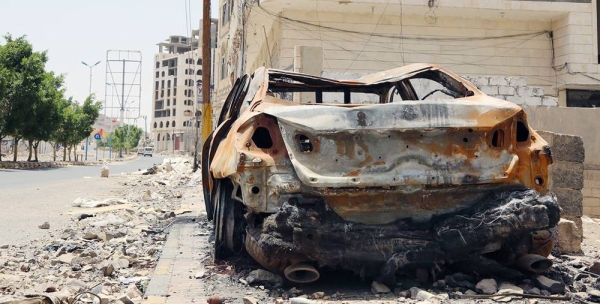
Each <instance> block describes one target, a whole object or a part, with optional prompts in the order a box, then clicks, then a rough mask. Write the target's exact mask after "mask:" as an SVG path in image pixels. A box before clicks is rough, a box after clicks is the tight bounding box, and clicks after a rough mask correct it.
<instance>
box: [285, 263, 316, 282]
mask: <svg viewBox="0 0 600 304" xmlns="http://www.w3.org/2000/svg"><path fill="white" fill-rule="evenodd" d="M283 274H284V275H285V278H286V279H288V280H289V281H290V282H294V283H298V284H308V283H312V282H314V281H316V280H318V279H319V277H321V275H320V274H319V272H318V271H317V270H316V269H315V268H314V267H312V266H311V265H308V264H305V263H298V264H294V265H291V266H288V267H286V268H285V270H283Z"/></svg>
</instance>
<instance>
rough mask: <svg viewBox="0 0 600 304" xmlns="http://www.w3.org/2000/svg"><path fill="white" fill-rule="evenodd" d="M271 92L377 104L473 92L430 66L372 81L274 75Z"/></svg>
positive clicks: (306, 100) (289, 97) (322, 100)
mask: <svg viewBox="0 0 600 304" xmlns="http://www.w3.org/2000/svg"><path fill="white" fill-rule="evenodd" d="M268 92H269V93H271V95H273V96H275V97H277V98H279V99H284V100H289V101H295V102H301V103H327V104H376V103H390V102H401V101H403V100H434V99H454V98H462V97H467V96H472V95H473V94H474V93H473V92H472V91H470V90H468V89H467V88H466V87H465V86H464V85H463V84H462V82H460V81H458V80H456V79H454V78H452V77H450V76H449V75H447V74H445V73H443V72H441V71H438V70H426V71H423V72H421V73H417V74H415V75H413V76H412V77H409V78H406V79H401V78H398V79H391V80H390V81H389V82H381V83H377V84H372V85H365V84H343V83H338V82H332V81H331V80H328V79H321V78H310V79H304V78H302V77H288V76H281V75H274V76H273V77H272V78H271V79H269V88H268Z"/></svg>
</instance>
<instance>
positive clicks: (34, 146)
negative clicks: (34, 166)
mask: <svg viewBox="0 0 600 304" xmlns="http://www.w3.org/2000/svg"><path fill="white" fill-rule="evenodd" d="M39 146H40V141H39V140H38V141H36V142H34V143H33V155H34V158H35V159H34V160H33V161H34V162H36V163H37V162H38V147H39Z"/></svg>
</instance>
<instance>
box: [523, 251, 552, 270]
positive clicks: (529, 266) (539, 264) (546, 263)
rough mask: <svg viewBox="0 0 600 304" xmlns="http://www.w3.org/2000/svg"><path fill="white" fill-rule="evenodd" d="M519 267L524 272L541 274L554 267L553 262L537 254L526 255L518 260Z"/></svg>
mask: <svg viewBox="0 0 600 304" xmlns="http://www.w3.org/2000/svg"><path fill="white" fill-rule="evenodd" d="M517 266H518V267H519V268H521V269H523V270H526V271H529V272H533V273H535V274H540V273H542V272H544V271H546V270H548V269H550V267H552V261H551V260H549V259H548V258H546V257H543V256H541V255H537V254H526V255H524V256H522V257H520V258H519V259H518V260H517Z"/></svg>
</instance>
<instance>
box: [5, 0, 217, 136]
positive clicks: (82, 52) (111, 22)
mask: <svg viewBox="0 0 600 304" xmlns="http://www.w3.org/2000/svg"><path fill="white" fill-rule="evenodd" d="M189 2H190V5H191V21H192V27H193V28H194V29H197V28H198V27H199V23H200V19H201V18H202V0H190V1H189ZM185 3H186V0H91V1H90V0H85V1H84V0H0V34H1V35H2V36H3V35H4V34H6V33H10V34H11V35H13V37H18V36H22V35H26V36H27V39H28V40H29V42H31V43H32V44H33V47H34V49H35V50H36V51H43V50H47V51H48V56H49V61H48V63H47V65H46V69H47V70H50V71H54V72H55V73H57V74H65V76H66V78H65V86H66V87H67V96H73V97H74V98H75V100H77V101H79V102H82V101H83V100H84V99H85V98H86V97H87V95H88V90H89V68H87V67H86V66H84V65H83V64H82V63H81V61H85V62H87V63H88V64H94V63H96V62H97V61H101V63H100V64H99V65H98V66H96V67H95V68H94V69H93V80H92V93H94V94H96V98H97V99H98V100H104V87H105V83H106V81H105V77H106V73H105V70H106V62H105V58H106V51H107V50H139V51H141V52H142V56H143V64H142V102H141V106H142V109H141V113H142V115H148V124H149V123H150V119H149V118H150V111H151V93H152V92H151V90H152V70H153V58H154V54H155V53H156V52H158V46H157V45H156V44H157V43H159V42H161V41H163V40H165V39H167V38H168V37H169V35H187V33H188V32H187V31H186V10H185ZM211 3H212V5H211V15H212V16H213V18H215V17H216V16H218V11H216V9H217V6H216V4H217V3H218V0H211ZM0 41H1V42H0V43H2V44H4V42H5V41H4V39H0ZM143 123H144V122H143V119H140V120H139V121H138V125H140V127H143Z"/></svg>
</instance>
